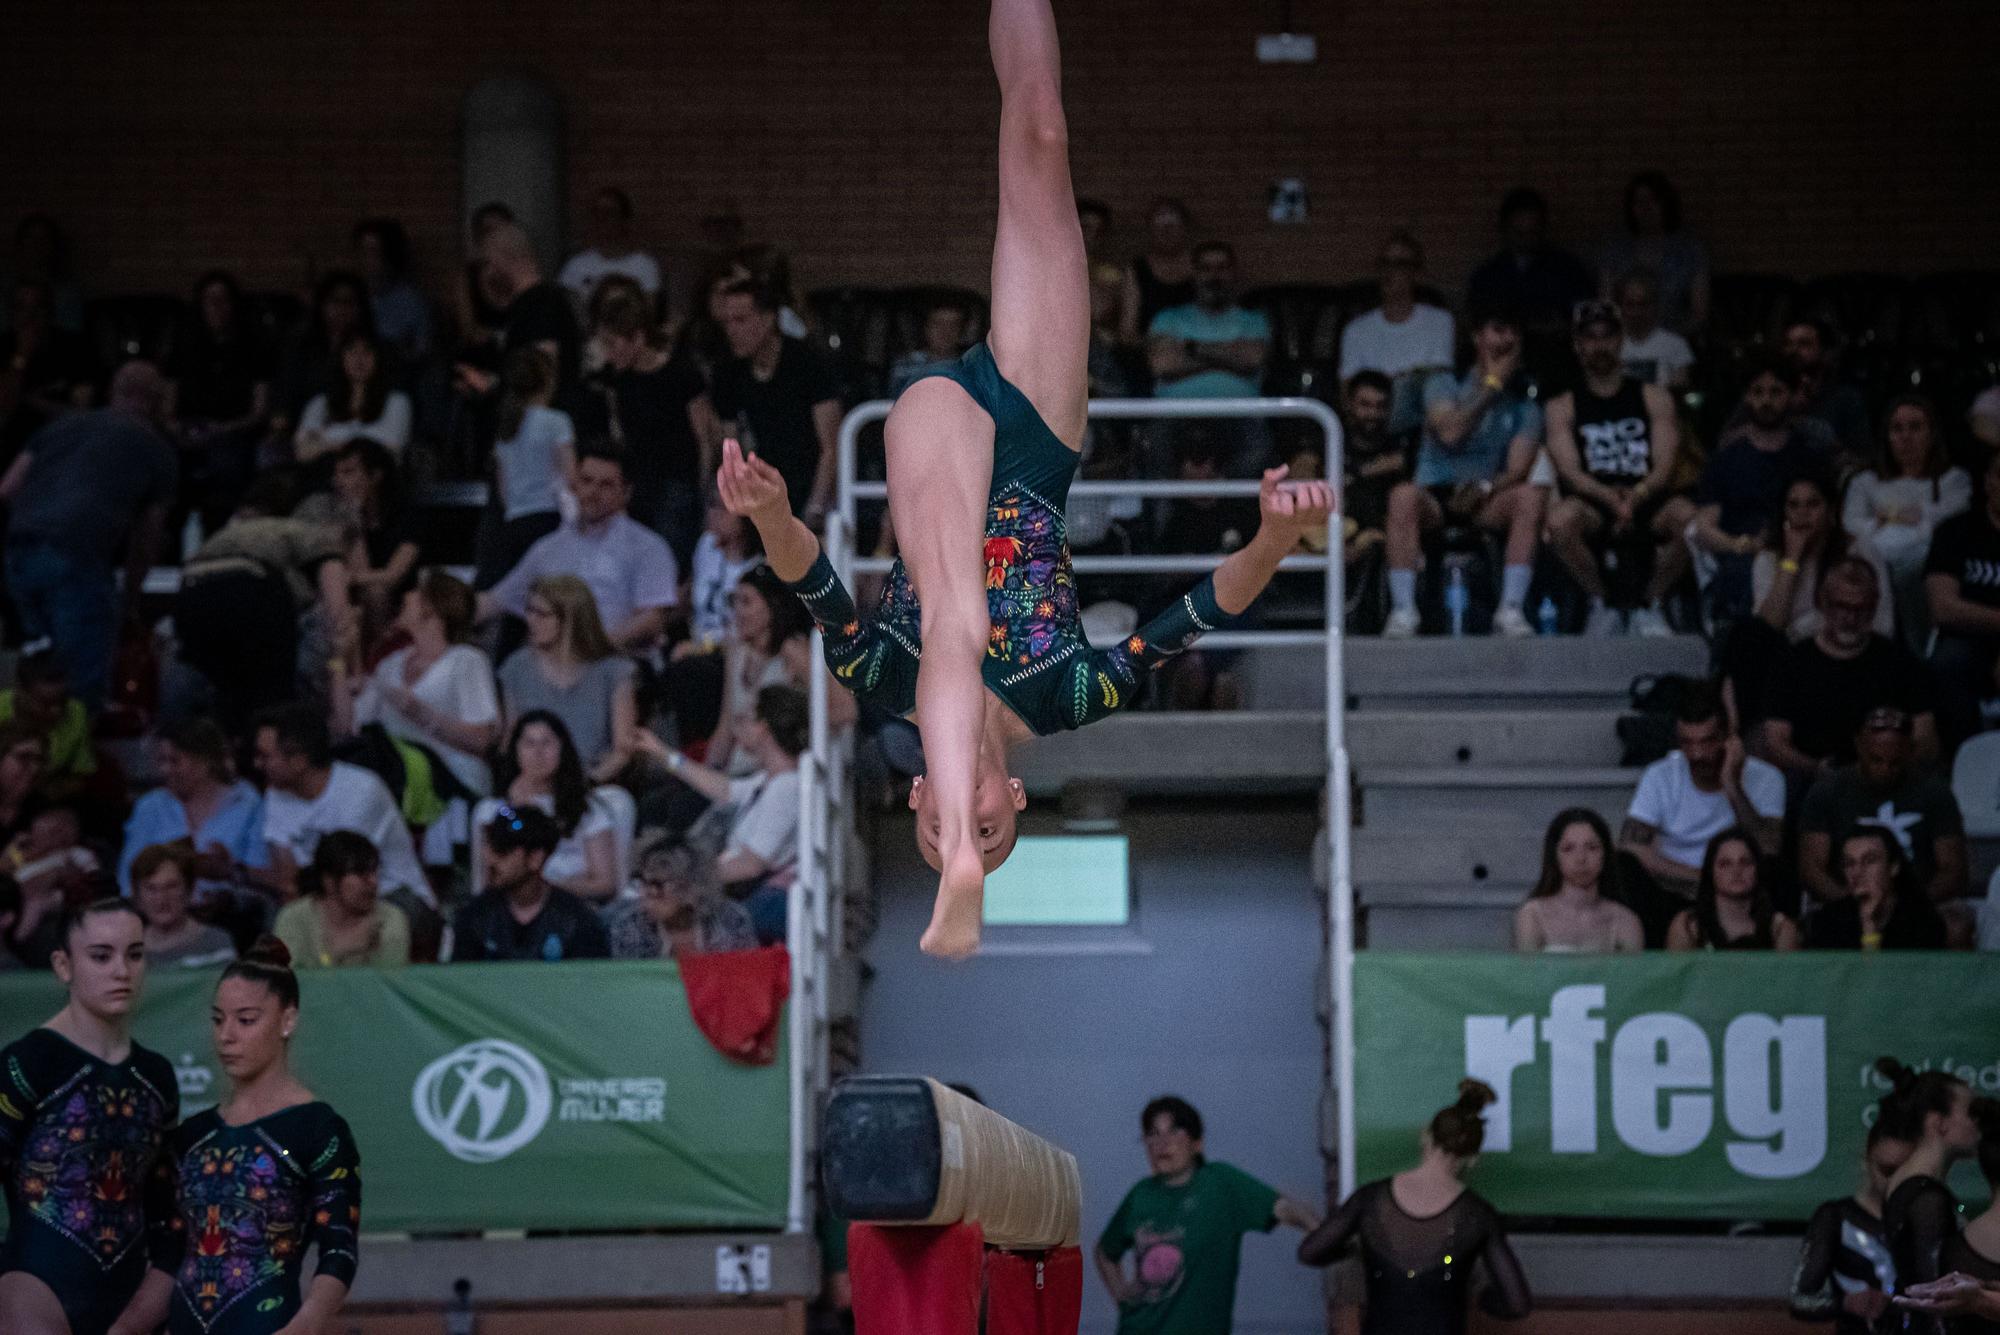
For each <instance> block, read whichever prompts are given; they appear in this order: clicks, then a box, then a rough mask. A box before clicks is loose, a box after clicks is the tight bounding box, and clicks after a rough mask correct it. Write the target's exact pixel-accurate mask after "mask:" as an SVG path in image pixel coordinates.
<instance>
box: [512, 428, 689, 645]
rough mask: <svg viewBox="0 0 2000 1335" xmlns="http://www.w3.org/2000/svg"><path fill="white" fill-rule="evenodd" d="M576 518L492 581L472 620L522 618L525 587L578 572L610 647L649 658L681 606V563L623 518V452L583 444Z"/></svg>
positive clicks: (627, 487)
mask: <svg viewBox="0 0 2000 1335" xmlns="http://www.w3.org/2000/svg"><path fill="white" fill-rule="evenodd" d="M575 491H576V518H575V520H573V521H571V522H569V523H566V524H564V525H563V526H562V527H561V528H559V529H557V530H556V531H555V532H553V533H551V534H549V535H548V536H547V537H546V538H543V539H542V540H541V541H539V542H537V543H536V544H535V545H534V546H532V547H530V548H529V549H528V552H527V555H525V556H523V557H522V558H521V560H520V562H519V564H517V565H516V566H515V567H514V568H513V569H512V570H510V571H508V572H507V575H506V577H505V578H504V579H502V580H501V581H500V582H499V583H498V584H496V585H494V586H493V587H492V588H491V589H489V590H487V591H486V592H485V593H482V594H480V595H479V607H478V619H479V620H480V621H487V620H490V619H491V618H492V617H494V616H496V615H498V614H499V613H501V612H508V613H512V614H513V615H514V616H517V617H518V616H522V615H524V614H525V613H526V611H527V606H528V590H529V589H530V588H532V587H533V586H534V583H535V581H536V580H538V579H540V578H541V577H542V576H544V575H576V576H578V577H579V578H581V579H582V580H583V582H584V583H585V584H587V585H588V586H589V587H590V593H591V597H592V598H593V599H595V601H596V603H597V614H598V616H599V617H600V618H601V619H602V620H603V622H604V629H605V633H606V634H608V635H609V636H610V637H611V643H612V644H613V645H614V646H616V647H617V648H618V649H619V650H620V651H621V652H623V653H631V654H650V653H652V652H653V651H654V650H655V649H656V648H657V647H658V645H659V643H660V641H661V639H662V638H663V637H664V636H665V634H666V627H667V614H668V612H669V611H670V610H672V609H673V608H675V607H677V606H679V604H680V566H679V563H678V562H676V561H675V560H674V553H673V549H672V548H670V547H668V546H667V544H666V541H665V540H664V539H662V538H661V537H660V535H659V534H657V533H655V532H653V531H652V530H651V529H649V528H647V527H646V526H645V525H643V524H640V523H639V522H637V521H636V520H634V519H632V518H631V517H630V516H629V515H627V514H626V513H625V506H626V504H627V503H628V502H629V501H630V500H631V498H632V484H631V482H630V481H629V480H628V477H627V474H626V472H625V456H624V453H623V452H622V451H620V450H619V449H617V448H616V447H615V446H612V445H610V444H607V443H603V442H594V443H592V444H589V445H586V446H584V447H583V448H582V449H581V450H580V451H578V454H577V461H576V480H575Z"/></svg>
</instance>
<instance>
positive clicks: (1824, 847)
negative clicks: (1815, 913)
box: [1799, 704, 1966, 906]
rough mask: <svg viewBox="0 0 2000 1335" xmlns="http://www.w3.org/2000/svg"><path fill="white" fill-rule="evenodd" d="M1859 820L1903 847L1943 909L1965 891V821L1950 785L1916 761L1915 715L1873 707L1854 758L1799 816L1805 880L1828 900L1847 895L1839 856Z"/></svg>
mask: <svg viewBox="0 0 2000 1335" xmlns="http://www.w3.org/2000/svg"><path fill="white" fill-rule="evenodd" d="M1857 825H1875V826H1880V827H1881V828H1882V829H1885V830H1887V831H1888V832H1889V833H1890V834H1891V835H1892V836H1894V837H1895V840H1896V842H1897V844H1899V845H1900V846H1901V847H1902V850H1903V858H1904V860H1905V861H1906V862H1908V863H1909V865H1910V877H1911V881H1912V883H1913V884H1914V885H1916V886H1917V887H1920V888H1921V889H1923V890H1925V891H1927V892H1928V896H1929V898H1930V901H1931V902H1932V903H1933V904H1936V905H1939V906H1942V905H1944V904H1945V903H1947V902H1949V901H1952V900H1956V899H1959V898H1960V897H1961V896H1963V895H1964V894H1965V893H1966V848H1965V822H1964V820H1963V818H1962V817H1961V816H1960V814H1959V810H1958V801H1957V799H1956V798H1954V797H1953V796H1952V794H1951V785H1950V784H1949V783H1947V782H1946V781H1945V780H1944V779H1943V778H1941V777H1939V776H1938V775H1937V774H1936V773H1934V772H1933V771H1931V770H1928V769H1924V768H1922V767H1920V766H1918V764H1917V749H1916V739H1915V736H1914V729H1913V727H1912V721H1911V718H1910V716H1909V715H1908V714H1907V713H1905V712H1903V710H1901V709H1899V708H1897V707H1896V706H1894V705H1889V704H1881V705H1876V706H1875V707H1873V708H1871V709H1870V710H1869V711H1868V713H1867V715H1866V716H1865V717H1864V718H1863V719H1862V721H1861V728H1860V730H1859V731H1858V732H1856V733H1855V735H1854V763H1853V764H1851V765H1843V766H1841V767H1840V768H1839V769H1836V770H1833V771H1832V772H1830V773H1828V774H1826V775H1824V776H1822V777H1821V778H1820V780H1819V781H1818V782H1817V783H1815V784H1813V786H1812V788H1811V789H1810V790H1809V791H1808V792H1807V793H1806V801H1805V808H1804V810H1803V812H1802V813H1801V815H1800V817H1799V881H1800V883H1801V884H1802V885H1803V886H1804V887H1805V889H1806V890H1807V892H1808V893H1809V894H1810V895H1811V896H1812V898H1813V899H1814V900H1817V901H1819V902H1821V903H1826V902H1829V901H1832V900H1835V899H1839V898H1840V897H1841V896H1843V895H1845V894H1846V893H1847V891H1846V888H1845V887H1844V885H1843V884H1842V881H1841V870H1840V867H1839V866H1838V865H1836V863H1835V861H1834V859H1835V857H1836V855H1837V853H1838V851H1839V841H1840V839H1841V838H1842V837H1843V836H1844V835H1845V834H1846V833H1847V831H1848V830H1850V829H1852V828H1854V827H1855V826H1857Z"/></svg>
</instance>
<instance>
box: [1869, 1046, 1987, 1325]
mask: <svg viewBox="0 0 2000 1335" xmlns="http://www.w3.org/2000/svg"><path fill="white" fill-rule="evenodd" d="M1875 1069H1876V1070H1877V1071H1879V1072H1881V1074H1882V1075H1883V1077H1884V1078H1886V1079H1887V1080H1888V1081H1889V1082H1890V1085H1891V1089H1890V1090H1889V1092H1888V1093H1887V1094H1885V1095H1883V1096H1882V1102H1881V1106H1880V1109H1879V1111H1878V1112H1877V1114H1876V1120H1877V1121H1878V1122H1881V1123H1883V1124H1884V1125H1886V1126H1887V1127H1888V1129H1889V1130H1890V1131H1891V1132H1892V1133H1894V1134H1897V1135H1901V1136H1903V1137H1905V1138H1907V1139H1908V1140H1910V1141H1912V1142H1914V1143H1915V1145H1916V1149H1915V1150H1914V1151H1912V1152H1911V1154H1910V1157H1909V1158H1908V1159H1906V1160H1905V1161H1904V1162H1903V1166H1902V1167H1901V1168H1899V1169H1897V1170H1896V1175H1895V1176H1894V1177H1892V1178H1890V1179H1889V1193H1888V1196H1887V1198H1886V1199H1885V1200H1884V1201H1883V1202H1882V1233H1883V1236H1884V1237H1885V1238H1887V1239H1888V1242H1889V1254H1890V1256H1891V1257H1893V1258H1894V1259H1895V1263H1896V1291H1897V1292H1898V1293H1901V1292H1904V1291H1905V1290H1907V1289H1908V1288H1910V1287H1911V1286H1912V1285H1916V1284H1928V1283H1929V1282H1931V1281H1932V1280H1935V1279H1938V1278H1940V1277H1941V1276H1943V1275H1944V1274H1945V1273H1946V1272H1947V1271H1948V1270H1949V1269H1950V1268H1951V1267H1950V1265H1949V1264H1948V1263H1947V1262H1946V1260H1945V1251H1946V1247H1947V1244H1949V1243H1950V1242H1951V1241H1952V1240H1953V1239H1954V1238H1956V1237H1957V1235H1958V1199H1957V1198H1956V1197H1954V1196H1953V1195H1952V1194H1951V1188H1950V1187H1948V1186H1946V1185H1945V1179H1946V1178H1947V1177H1949V1176H1950V1175H1951V1168H1952V1165H1953V1164H1954V1163H1956V1162H1958V1160H1960V1159H1963V1158H1965V1157H1966V1156H1967V1155H1969V1154H1971V1153H1972V1152H1973V1151H1974V1150H1976V1149H1977V1148H1978V1146H1979V1139H1980V1136H1979V1123H1978V1122H1976V1121H1974V1120H1973V1113H1972V1105H1973V1097H1972V1090H1971V1088H1970V1087H1969V1086H1968V1085H1967V1084H1966V1083H1965V1082H1964V1081H1963V1080H1960V1079H1959V1078H1958V1077H1957V1076H1955V1075H1949V1074H1947V1073H1946V1072H1944V1071H1938V1070H1932V1071H1922V1072H1918V1071H1913V1070H1911V1069H1910V1068H1909V1067H1907V1066H1905V1065H1903V1064H1902V1063H1901V1062H1899V1061H1897V1060H1896V1059H1895V1058H1893V1057H1884V1058H1882V1059H1881V1060H1879V1061H1877V1062H1876V1063H1875ZM1895 1329H1901V1330H1903V1331H1905V1332H1907V1333H1908V1335H1947V1333H1948V1332H1953V1331H1955V1330H1956V1327H1955V1326H1954V1325H1952V1324H1951V1323H1950V1322H1949V1321H1947V1320H1946V1319H1945V1318H1943V1317H1941V1316H1937V1315H1935V1314H1932V1313H1926V1312H1910V1313H1908V1314H1907V1315H1906V1316H1905V1317H1904V1324H1903V1325H1902V1326H1901V1327H1896V1328H1895Z"/></svg>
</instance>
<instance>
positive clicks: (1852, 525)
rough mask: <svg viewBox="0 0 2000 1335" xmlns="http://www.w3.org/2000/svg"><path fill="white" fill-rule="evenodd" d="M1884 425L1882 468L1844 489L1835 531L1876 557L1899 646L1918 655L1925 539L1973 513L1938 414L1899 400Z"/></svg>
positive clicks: (1926, 630)
mask: <svg viewBox="0 0 2000 1335" xmlns="http://www.w3.org/2000/svg"><path fill="white" fill-rule="evenodd" d="M1884 422H1885V426H1884V428H1883V433H1882V434H1883V436H1884V437H1885V440H1884V442H1883V450H1882V461H1881V463H1880V464H1878V465H1877V466H1876V467H1874V468H1870V469H1866V470H1864V471H1863V472H1860V473H1857V474H1856V475H1855V477H1854V480H1853V481H1852V482H1849V483H1848V484H1847V500H1846V503H1845V504H1844V505H1843V506H1842V508H1841V523H1842V525H1843V526H1844V527H1845V528H1846V529H1847V531H1848V533H1850V534H1851V535H1853V537H1854V539H1855V540H1856V541H1857V542H1865V543H1867V544H1868V545H1869V547H1871V548H1872V549H1873V550H1875V551H1876V552H1878V553H1880V554H1881V557H1882V561H1883V563H1884V564H1885V565H1886V566H1887V567H1888V571H1889V582H1888V587H1889V588H1890V589H1891V590H1893V591H1894V593H1895V600H1894V602H1895V610H1896V614H1897V615H1898V616H1899V617H1900V618H1902V621H1903V629H1904V632H1905V638H1906V641H1907V642H1908V643H1909V644H1910V646H1911V648H1913V649H1915V650H1916V651H1917V652H1919V653H1922V652H1923V650H1924V648H1925V645H1926V643H1927V641H1928V640H1929V638H1930V626H1931V621H1930V607H1929V604H1928V601H1927V600H1926V598H1925V597H1924V561H1925V559H1926V558H1927V557H1929V556H1930V552H1931V534H1933V533H1934V532H1936V531H1937V526H1938V525H1939V524H1942V523H1943V522H1944V521H1945V520H1947V519H1949V518H1951V517H1952V516H1953V515H1957V514H1964V513H1965V512H1966V511H1967V510H1969V509H1971V508H1972V478H1971V477H1970V476H1969V475H1968V474H1967V473H1966V471H1965V470H1964V469H1963V468H1954V467H1952V466H1951V460H1950V459H1949V458H1948V457H1947V456H1946V454H1945V449H1944V437H1943V434H1942V433H1941V432H1939V430H1938V420H1937V407H1936V405H1934V404H1933V403H1932V402H1931V401H1930V400H1929V399H1927V398H1924V397H1922V396H1921V395H1917V394H1905V395H1903V396H1902V397H1900V398H1898V399H1897V400H1896V401H1895V402H1893V403H1891V404H1890V405H1889V412H1888V415H1887V417H1886V418H1885V419H1884ZM1882 601H1883V602H1884V603H1885V604H1887V603H1888V602H1889V601H1890V600H1889V599H1887V598H1885V599H1883V600H1882Z"/></svg>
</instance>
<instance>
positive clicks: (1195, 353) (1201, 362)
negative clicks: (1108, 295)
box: [1146, 241, 1271, 399]
mask: <svg viewBox="0 0 2000 1335" xmlns="http://www.w3.org/2000/svg"><path fill="white" fill-rule="evenodd" d="M1270 355H1271V322H1270V321H1269V320H1268V319H1266V318H1265V317H1264V315H1263V314H1262V313H1261V312H1258V311H1253V310H1249V309H1247V308H1245V307H1242V306H1239V305H1237V304H1236V251H1235V250H1234V249H1233V248H1232V247H1231V246H1230V245H1229V243H1228V242H1226V241H1207V242H1203V243H1202V244H1201V245H1199V246H1197V247H1196V248H1195V252H1194V300H1193V301H1192V302H1191V303H1189V304H1188V305H1186V306H1171V307H1169V308H1167V309H1166V310H1163V311H1161V312H1160V313H1159V314H1158V315H1156V316H1154V317H1153V327H1152V328H1151V329H1149V330H1147V331H1146V360H1147V362H1148V363H1150V364H1151V366H1152V368H1153V380H1154V382H1155V384H1154V392H1155V393H1156V394H1158V395H1159V396H1160V397H1161V398H1163V399H1236V398H1255V397H1256V396H1257V395H1258V394H1260V393H1261V392H1262V387H1263V383H1264V363H1265V361H1266V360H1267V359H1268V358H1269V357H1270Z"/></svg>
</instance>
